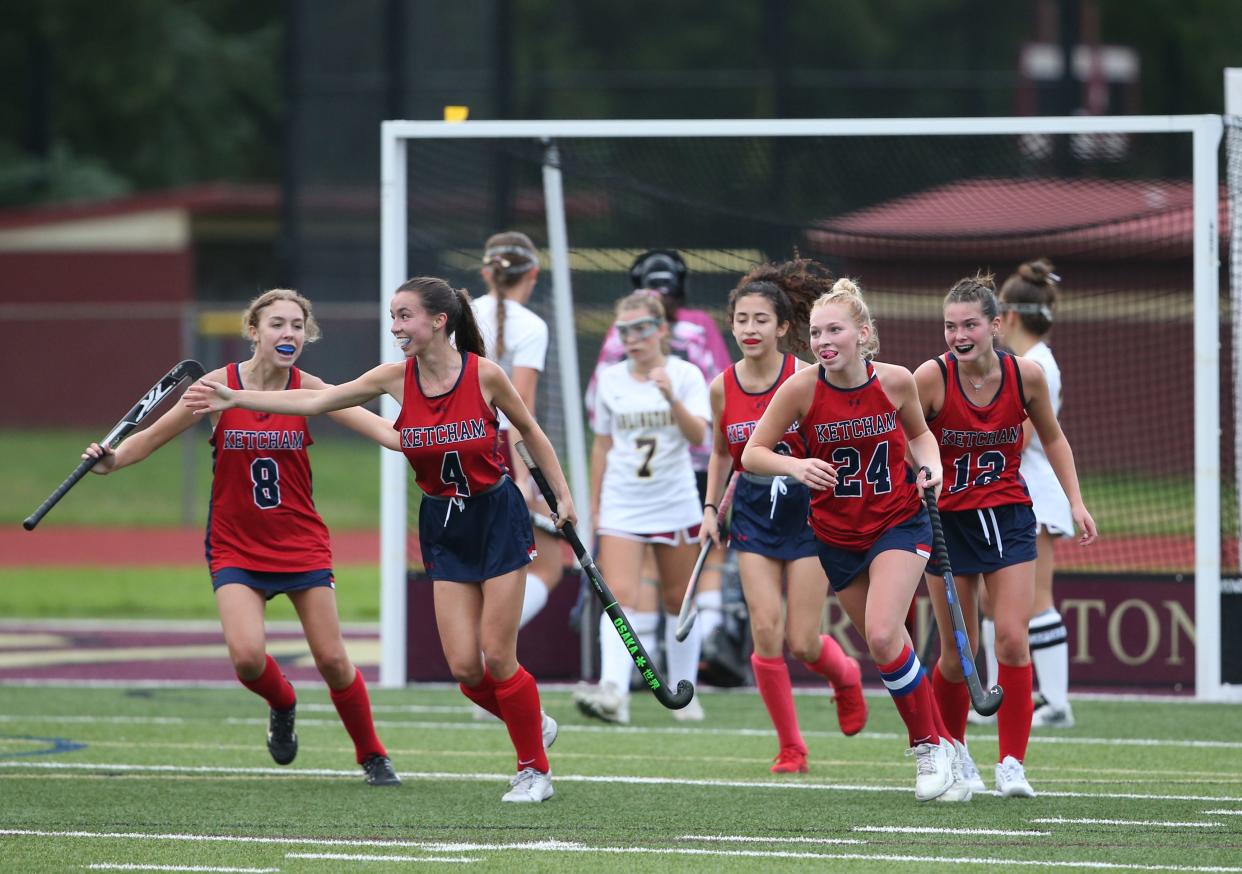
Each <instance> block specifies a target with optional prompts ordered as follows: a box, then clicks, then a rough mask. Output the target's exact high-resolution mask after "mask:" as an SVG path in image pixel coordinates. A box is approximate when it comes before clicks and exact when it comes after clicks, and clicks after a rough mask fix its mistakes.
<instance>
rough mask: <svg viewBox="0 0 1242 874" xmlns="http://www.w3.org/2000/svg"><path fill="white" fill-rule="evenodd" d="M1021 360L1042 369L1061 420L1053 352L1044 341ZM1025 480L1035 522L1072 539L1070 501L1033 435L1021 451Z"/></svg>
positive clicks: (1058, 380) (1059, 383)
mask: <svg viewBox="0 0 1242 874" xmlns="http://www.w3.org/2000/svg"><path fill="white" fill-rule="evenodd" d="M1022 357H1023V358H1029V359H1030V360H1032V361H1034V362H1035V363H1036V364H1038V365H1039V366H1040V367H1042V368H1043V370H1044V379H1045V380H1046V381H1047V383H1048V396H1049V398H1051V399H1052V412H1053V413H1054V414H1056V416H1057V417H1058V418H1059V417H1060V415H1061V368H1059V367H1057V361H1056V359H1055V358H1053V357H1052V350H1051V349H1049V348H1048V344H1047V343H1044V342H1043V341H1042V340H1041V341H1040V342H1038V343H1036V344H1035V345H1034V346H1032V347H1031V348H1030V349H1029V350H1027V353H1026V354H1025V355H1023V356H1022ZM1022 478H1023V479H1024V480H1026V488H1027V490H1028V491H1029V492H1030V493H1031V504H1032V506H1033V509H1034V510H1035V521H1036V522H1037V523H1038V524H1040V525H1046V526H1048V528H1049V529H1050V530H1051V531H1052V533H1053V534H1064V535H1066V536H1070V535H1072V534H1073V533H1074V514H1073V513H1072V512H1070V505H1069V498H1067V497H1066V496H1065V491H1064V490H1063V489H1062V488H1061V483H1060V481H1059V480H1058V479H1057V475H1056V473H1054V472H1053V470H1052V465H1051V464H1050V463H1049V462H1048V456H1047V455H1045V454H1044V446H1043V444H1042V443H1040V442H1039V435H1038V434H1032V435H1031V442H1030V443H1028V444H1027V445H1026V448H1025V449H1023V450H1022Z"/></svg>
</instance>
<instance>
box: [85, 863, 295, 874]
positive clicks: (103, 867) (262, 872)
mask: <svg viewBox="0 0 1242 874" xmlns="http://www.w3.org/2000/svg"><path fill="white" fill-rule="evenodd" d="M82 867H83V868H90V869H92V870H94V871H221V872H224V871H229V872H236V874H273V872H276V871H279V870H280V869H279V868H211V867H207V866H205V865H140V864H139V863H137V862H92V863H91V864H89V865H83V866H82Z"/></svg>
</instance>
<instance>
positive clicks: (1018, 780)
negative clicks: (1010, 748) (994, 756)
mask: <svg viewBox="0 0 1242 874" xmlns="http://www.w3.org/2000/svg"><path fill="white" fill-rule="evenodd" d="M992 794H993V795H999V796H1000V797H1001V798H1034V797H1035V790H1034V789H1032V788H1031V784H1030V783H1028V782H1027V781H1026V769H1025V768H1023V767H1022V763H1021V762H1019V761H1018V760H1017V759H1015V758H1014V757H1013V756H1005V758H1004V759H1002V760H1001V761H1000V763H999V764H997V766H996V790H995V791H994V792H993V793H992Z"/></svg>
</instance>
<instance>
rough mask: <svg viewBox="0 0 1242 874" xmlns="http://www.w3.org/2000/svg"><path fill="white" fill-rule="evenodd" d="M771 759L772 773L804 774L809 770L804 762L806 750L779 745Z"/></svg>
mask: <svg viewBox="0 0 1242 874" xmlns="http://www.w3.org/2000/svg"><path fill="white" fill-rule="evenodd" d="M772 761H773V762H774V764H773V765H772V768H771V770H772V773H773V774H805V773H806V772H807V771H809V770H811V769H810V767H808V766H807V763H806V750H800V749H798V748H796V747H781V751H780V752H779V753H777V754H776V758H775V759H773V760H772Z"/></svg>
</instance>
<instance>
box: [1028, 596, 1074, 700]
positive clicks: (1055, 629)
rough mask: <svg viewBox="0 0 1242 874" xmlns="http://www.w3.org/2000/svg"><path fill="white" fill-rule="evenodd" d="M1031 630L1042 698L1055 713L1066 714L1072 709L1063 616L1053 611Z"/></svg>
mask: <svg viewBox="0 0 1242 874" xmlns="http://www.w3.org/2000/svg"><path fill="white" fill-rule="evenodd" d="M1028 628H1029V632H1030V641H1031V661H1032V662H1034V663H1035V674H1036V676H1037V677H1038V679H1039V691H1040V694H1041V695H1043V696H1044V699H1045V700H1046V701H1047V702H1048V703H1049V704H1050V705H1051V706H1052V707H1053V708H1055V709H1056V710H1065V708H1066V707H1068V706H1069V641H1068V635H1067V634H1066V631H1065V623H1064V622H1063V621H1062V619H1061V614H1060V613H1058V612H1057V611H1056V608H1055V607H1050V608H1049V609H1047V610H1045V611H1044V612H1043V613H1040V614H1039V615H1038V616H1036V617H1035V618H1033V619H1032V620H1031V623H1030V625H1029V626H1028Z"/></svg>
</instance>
